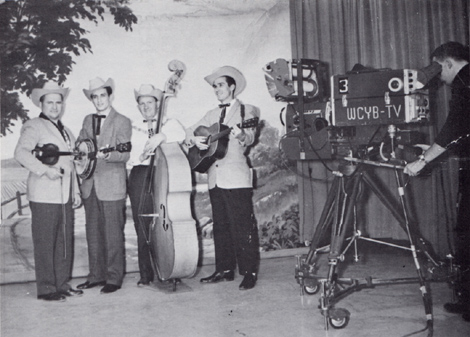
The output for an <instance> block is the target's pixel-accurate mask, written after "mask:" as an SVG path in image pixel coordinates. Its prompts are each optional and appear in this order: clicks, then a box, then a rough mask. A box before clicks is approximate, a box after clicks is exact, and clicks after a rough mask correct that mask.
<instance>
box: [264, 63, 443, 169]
mask: <svg viewBox="0 0 470 337" xmlns="http://www.w3.org/2000/svg"><path fill="white" fill-rule="evenodd" d="M327 69H328V68H327V64H326V63H324V62H321V61H318V60H310V59H300V60H290V61H287V60H284V59H277V60H275V61H273V62H270V63H268V64H266V66H265V67H264V69H263V70H264V72H265V79H266V84H267V87H268V91H269V93H270V95H271V96H272V97H273V98H274V99H275V100H276V101H279V102H287V103H288V104H287V107H286V109H285V118H284V120H282V116H281V121H282V122H283V124H284V126H285V136H284V137H283V138H282V140H281V142H280V146H281V149H282V150H283V152H284V153H285V154H286V156H287V158H288V159H292V160H329V159H342V158H345V157H346V158H351V157H354V158H360V159H364V160H377V161H380V162H389V161H391V160H392V161H393V160H395V159H405V160H406V159H408V158H415V157H416V156H417V155H419V154H420V153H419V152H420V151H421V150H420V149H419V148H415V147H413V146H412V145H413V144H417V143H422V142H424V139H423V138H424V137H423V135H422V134H421V133H420V132H419V131H417V130H412V129H413V128H412V127H410V126H422V125H423V124H424V123H426V122H428V121H429V97H428V92H427V90H426V89H424V88H423V86H424V85H423V83H422V82H424V81H425V80H426V75H429V77H433V74H429V72H422V71H420V70H411V69H399V70H392V69H371V68H367V67H364V66H362V65H360V64H356V65H355V66H354V67H353V69H352V70H351V71H349V72H347V73H346V74H340V75H333V76H331V78H330V79H328V70H327ZM433 71H434V72H436V71H437V70H436V69H433ZM414 129H417V128H414Z"/></svg>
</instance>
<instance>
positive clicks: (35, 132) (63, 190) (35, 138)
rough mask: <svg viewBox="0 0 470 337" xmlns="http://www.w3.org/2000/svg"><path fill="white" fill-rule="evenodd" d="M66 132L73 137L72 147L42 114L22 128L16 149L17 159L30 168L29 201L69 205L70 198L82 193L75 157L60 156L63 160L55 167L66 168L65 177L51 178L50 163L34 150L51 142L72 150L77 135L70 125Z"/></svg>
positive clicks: (64, 149)
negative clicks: (48, 173) (41, 159)
mask: <svg viewBox="0 0 470 337" xmlns="http://www.w3.org/2000/svg"><path fill="white" fill-rule="evenodd" d="M65 131H66V132H67V134H68V136H69V138H70V147H69V145H68V144H67V143H66V142H65V140H64V138H63V137H62V135H61V133H60V131H59V130H58V129H57V127H55V126H54V125H53V124H52V122H51V121H48V120H46V119H43V118H39V117H36V118H33V119H30V120H28V121H27V122H26V123H24V125H23V127H22V128H21V136H20V139H19V140H18V144H17V145H16V148H15V159H16V160H17V161H18V162H19V163H20V164H21V165H22V166H24V167H25V168H26V169H27V170H28V171H29V175H28V181H27V198H28V200H29V201H33V202H41V203H50V204H65V203H67V202H68V201H69V196H70V195H71V194H72V195H75V194H78V193H79V192H80V191H79V187H78V179H77V175H76V174H75V167H74V164H73V156H60V157H59V161H58V162H57V163H56V164H55V165H53V166H54V167H57V168H62V169H63V170H64V174H63V177H62V179H55V180H51V179H49V178H48V177H47V175H46V174H45V172H46V170H47V168H48V166H47V165H45V164H43V163H42V162H41V161H39V159H37V158H36V156H35V155H34V154H33V153H32V152H31V151H32V150H33V149H34V148H35V147H36V145H39V146H42V145H45V144H51V143H52V144H55V145H57V146H58V147H59V151H60V152H71V151H72V150H73V147H74V146H75V138H74V136H73V134H72V132H71V131H70V130H69V129H68V128H65ZM71 180H72V184H71ZM71 186H72V191H71V190H70V187H71Z"/></svg>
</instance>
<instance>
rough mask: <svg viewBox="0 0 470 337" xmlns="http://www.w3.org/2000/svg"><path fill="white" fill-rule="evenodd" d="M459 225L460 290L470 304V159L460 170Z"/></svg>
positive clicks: (457, 232)
mask: <svg viewBox="0 0 470 337" xmlns="http://www.w3.org/2000/svg"><path fill="white" fill-rule="evenodd" d="M458 205H459V208H458V213H457V226H456V228H455V234H456V245H455V262H456V263H457V264H458V265H460V267H461V270H462V279H461V282H460V284H459V285H458V288H459V289H457V290H458V292H459V293H460V294H461V295H462V299H463V300H465V301H466V302H467V303H469V306H470V161H469V160H467V161H465V162H464V163H463V165H462V166H461V168H460V171H459V200H458Z"/></svg>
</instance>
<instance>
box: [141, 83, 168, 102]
mask: <svg viewBox="0 0 470 337" xmlns="http://www.w3.org/2000/svg"><path fill="white" fill-rule="evenodd" d="M134 95H135V100H136V101H137V102H139V97H140V96H151V97H155V99H156V100H157V101H161V100H162V98H163V92H162V91H161V90H160V89H155V87H154V86H153V85H151V84H142V85H141V86H140V89H139V91H137V90H135V89H134Z"/></svg>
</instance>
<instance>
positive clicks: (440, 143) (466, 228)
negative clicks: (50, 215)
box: [404, 42, 470, 321]
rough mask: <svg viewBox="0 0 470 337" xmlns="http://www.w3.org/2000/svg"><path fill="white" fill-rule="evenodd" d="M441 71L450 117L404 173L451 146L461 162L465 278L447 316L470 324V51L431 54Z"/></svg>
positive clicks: (450, 46) (450, 45) (460, 248)
mask: <svg viewBox="0 0 470 337" xmlns="http://www.w3.org/2000/svg"><path fill="white" fill-rule="evenodd" d="M431 58H432V61H433V62H437V63H438V64H439V65H440V66H441V67H442V71H441V73H440V80H441V81H442V82H444V83H445V84H447V85H449V86H450V87H451V89H452V97H451V100H450V102H449V115H448V116H447V119H446V121H445V123H444V126H443V127H442V129H441V131H440V132H439V134H438V135H437V137H436V139H435V142H434V144H432V145H431V146H427V145H422V146H421V147H422V148H423V150H425V151H424V152H423V154H422V155H421V156H420V158H419V160H417V161H415V162H412V163H410V164H408V165H407V166H406V167H405V170H404V172H405V173H406V174H409V175H410V176H416V175H417V174H419V172H420V171H421V170H422V169H423V168H424V167H425V166H426V164H428V163H429V162H430V161H432V160H434V159H435V158H437V157H438V156H440V155H441V154H442V153H444V152H445V151H447V149H448V148H450V147H451V146H452V148H455V150H456V153H457V154H458V156H459V157H460V158H461V160H460V170H459V196H458V214H457V226H456V254H455V255H456V256H455V258H456V263H457V264H458V265H460V267H461V271H462V275H461V276H462V277H461V279H460V280H459V283H458V284H457V285H456V289H455V290H456V292H457V296H458V301H457V302H456V303H446V304H445V305H444V309H446V310H447V311H448V312H451V313H456V314H462V315H463V316H462V317H463V319H464V320H465V321H470V270H469V269H470V141H469V134H470V66H469V49H468V47H465V46H463V45H462V44H460V43H458V42H447V43H445V44H443V45H441V46H439V47H438V48H436V49H435V50H434V51H433V53H432V54H431Z"/></svg>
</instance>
